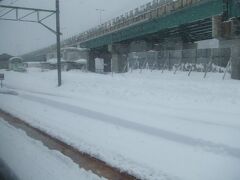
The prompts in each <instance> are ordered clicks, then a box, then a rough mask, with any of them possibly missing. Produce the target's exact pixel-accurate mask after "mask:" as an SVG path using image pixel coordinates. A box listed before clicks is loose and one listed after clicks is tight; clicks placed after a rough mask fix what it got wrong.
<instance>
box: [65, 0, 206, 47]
mask: <svg viewBox="0 0 240 180" xmlns="http://www.w3.org/2000/svg"><path fill="white" fill-rule="evenodd" d="M200 1H203V0H153V1H152V2H149V3H147V4H145V5H142V6H140V7H139V8H135V9H134V10H131V11H129V12H127V13H125V14H123V15H121V16H118V17H116V18H114V19H112V20H109V21H107V22H105V23H103V24H101V25H99V26H97V27H94V28H92V29H90V30H88V31H85V32H83V33H81V34H79V35H76V36H73V37H71V38H68V39H66V40H64V41H63V42H62V43H63V46H66V45H76V44H77V43H79V42H84V41H87V40H90V39H93V38H96V37H98V36H102V35H104V34H107V33H111V32H114V31H117V30H119V29H122V28H125V27H128V26H132V25H135V24H136V23H141V22H143V21H147V20H149V19H153V18H157V17H161V16H163V15H165V14H168V13H171V12H172V11H176V10H178V9H181V8H184V7H187V6H190V5H192V4H196V3H198V2H200Z"/></svg>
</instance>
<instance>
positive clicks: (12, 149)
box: [0, 118, 100, 180]
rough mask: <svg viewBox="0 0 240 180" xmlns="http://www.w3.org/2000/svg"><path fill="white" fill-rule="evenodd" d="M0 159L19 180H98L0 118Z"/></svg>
mask: <svg viewBox="0 0 240 180" xmlns="http://www.w3.org/2000/svg"><path fill="white" fill-rule="evenodd" d="M0 157H1V159H3V161H4V162H6V163H7V165H8V166H9V168H10V169H11V170H12V171H13V172H14V173H15V174H16V176H17V178H18V179H19V180H33V179H34V180H61V179H62V180H66V179H71V180H79V179H83V180H85V179H86V180H97V179H100V178H98V177H97V176H96V175H94V174H92V173H91V172H86V171H85V170H82V169H80V168H79V167H78V165H76V164H75V163H74V162H72V161H71V160H70V159H69V158H67V157H66V156H63V155H62V154H60V153H59V152H57V151H53V150H49V149H47V148H46V147H45V146H44V145H43V144H42V143H41V142H39V141H36V140H33V139H31V138H29V137H28V136H27V135H26V134H25V132H23V131H21V130H19V129H15V128H14V127H12V126H11V125H9V124H8V123H6V122H5V121H4V120H3V119H1V118H0Z"/></svg>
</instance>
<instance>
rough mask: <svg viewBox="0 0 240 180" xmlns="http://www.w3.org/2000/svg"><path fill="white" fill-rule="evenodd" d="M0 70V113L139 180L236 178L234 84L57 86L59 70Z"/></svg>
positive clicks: (124, 77)
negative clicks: (0, 76) (1, 81)
mask: <svg viewBox="0 0 240 180" xmlns="http://www.w3.org/2000/svg"><path fill="white" fill-rule="evenodd" d="M0 72H4V73H5V78H6V80H5V81H4V84H5V88H4V89H2V90H1V91H2V93H0V108H1V109H3V110H5V111H7V112H10V113H12V114H13V115H15V116H17V117H19V118H22V119H24V120H25V121H27V122H29V123H31V124H32V125H33V126H35V127H38V128H40V129H42V130H44V131H46V132H48V133H49V134H51V135H53V136H55V137H57V138H59V139H61V140H63V141H65V142H67V143H68V144H70V145H72V146H74V147H76V148H79V149H80V150H82V151H85V152H87V153H89V154H92V155H93V156H95V157H97V158H99V159H102V160H104V161H106V162H107V163H109V164H111V165H113V166H116V167H118V168H120V169H122V170H126V171H128V172H129V173H132V174H134V175H136V176H138V177H140V178H142V179H150V180H153V179H154V180H155V179H157V180H203V179H204V180H239V179H240V141H239V139H240V118H239V117H240V110H239V107H240V82H239V81H234V80H230V79H229V77H228V78H227V80H225V81H223V80H222V75H223V74H218V73H210V74H208V75H207V78H206V79H203V73H196V72H193V73H192V75H191V76H190V77H188V76H187V73H183V72H177V75H173V72H167V71H166V72H164V73H163V74H162V73H161V72H160V71H154V72H150V71H146V70H145V71H143V72H142V73H139V71H134V72H132V73H126V74H114V75H113V76H112V75H111V74H108V75H100V74H94V73H83V72H80V71H71V72H64V73H63V86H62V87H60V88H57V87H56V84H57V72H56V71H49V72H40V70H37V69H31V70H30V71H29V72H28V73H17V72H8V71H0ZM9 90H11V91H10V92H11V93H10V94H6V92H8V91H9ZM1 91H0V92H1ZM12 91H14V92H15V93H13V92H12ZM0 126H2V124H1V125H0ZM6 133H7V132H6Z"/></svg>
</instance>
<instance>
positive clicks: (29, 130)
mask: <svg viewBox="0 0 240 180" xmlns="http://www.w3.org/2000/svg"><path fill="white" fill-rule="evenodd" d="M0 117H2V118H3V119H4V120H5V121H7V122H8V123H9V124H11V125H12V126H14V127H16V128H18V129H22V130H24V131H25V132H26V134H27V135H28V136H30V137H31V138H33V139H36V140H39V141H41V142H42V143H43V144H44V145H45V146H47V147H48V148H49V149H51V150H57V151H59V152H61V153H62V154H64V155H65V156H68V157H69V158H71V159H72V160H73V161H74V162H75V163H77V164H78V165H79V166H80V167H81V168H83V169H85V170H87V171H88V170H89V171H92V172H93V173H94V174H96V175H98V176H100V177H104V178H106V179H111V180H122V179H124V180H133V179H138V178H136V177H134V176H132V175H130V174H128V173H127V172H121V171H120V170H119V169H117V168H115V167H111V166H110V165H108V164H106V163H105V162H103V161H101V160H99V159H96V158H95V157H92V156H91V155H89V154H86V153H83V152H80V151H79V150H77V149H75V148H74V147H72V146H70V145H68V144H66V143H64V142H62V141H61V140H59V139H57V138H55V137H52V136H50V135H49V134H47V133H46V132H44V131H42V130H40V129H37V128H35V127H33V126H31V125H30V124H28V123H26V122H24V121H23V120H21V119H19V118H16V117H14V116H12V115H11V114H9V113H7V112H5V111H2V110H1V109H0Z"/></svg>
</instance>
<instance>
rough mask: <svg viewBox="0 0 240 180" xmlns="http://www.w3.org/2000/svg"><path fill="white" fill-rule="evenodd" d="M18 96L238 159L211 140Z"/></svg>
mask: <svg viewBox="0 0 240 180" xmlns="http://www.w3.org/2000/svg"><path fill="white" fill-rule="evenodd" d="M19 96H20V97H22V98H24V99H26V100H29V101H33V102H38V103H41V104H45V105H48V106H52V107H54V108H57V109H60V110H62V111H66V112H70V113H74V114H77V115H80V116H85V117H88V118H90V119H92V120H95V121H101V122H104V123H108V124H113V125H116V126H120V127H123V128H126V129H130V130H135V131H137V132H140V133H145V134H147V135H152V136H155V137H158V138H162V139H166V140H168V141H173V142H176V143H180V144H184V145H188V146H193V147H198V148H200V149H202V150H204V151H207V152H212V153H216V154H221V155H228V156H232V157H235V158H238V159H240V149H239V148H234V147H230V146H227V145H225V144H220V143H214V142H211V141H206V140H202V139H198V138H192V137H189V136H186V135H182V134H179V133H175V132H171V131H166V130H164V129H160V128H155V127H151V126H147V125H143V124H138V123H135V122H131V121H128V120H125V119H122V118H118V117H114V116H111V115H107V114H103V113H100V112H96V111H92V110H89V109H86V108H82V107H78V106H74V105H70V104H65V103H62V102H58V101H55V100H50V99H47V98H42V97H37V96H33V95H19Z"/></svg>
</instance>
